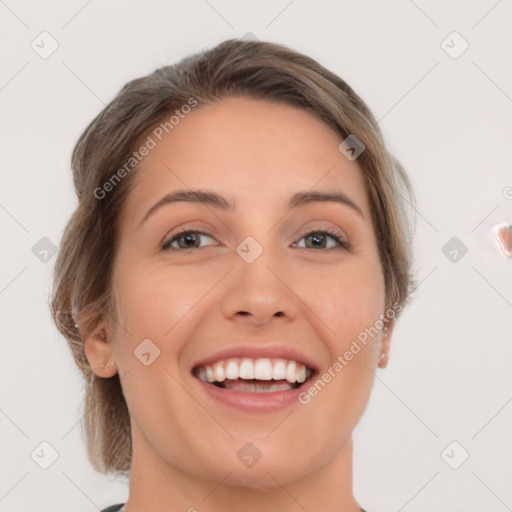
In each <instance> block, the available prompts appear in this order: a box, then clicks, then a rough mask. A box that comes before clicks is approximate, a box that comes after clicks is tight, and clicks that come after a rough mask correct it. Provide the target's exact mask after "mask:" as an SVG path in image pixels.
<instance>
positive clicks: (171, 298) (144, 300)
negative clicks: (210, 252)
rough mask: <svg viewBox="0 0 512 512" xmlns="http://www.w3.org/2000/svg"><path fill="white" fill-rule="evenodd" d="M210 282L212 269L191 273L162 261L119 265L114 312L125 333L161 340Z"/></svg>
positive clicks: (185, 313)
mask: <svg viewBox="0 0 512 512" xmlns="http://www.w3.org/2000/svg"><path fill="white" fill-rule="evenodd" d="M202 274H204V276H202ZM210 282H211V272H210V273H208V272H207V271H206V270H203V271H201V270H197V269H196V270H195V271H194V272H193V273H190V272H186V271H184V270H183V269H180V268H179V267H177V268H169V266H168V265H165V264H164V263H162V262H157V263H149V262H148V263H146V264H144V265H140V264H139V265H137V264H129V263H128V262H127V263H122V264H119V265H118V269H117V272H116V274H115V283H116V295H117V312H118V316H119V318H118V320H119V323H120V324H122V326H123V327H124V328H125V329H124V334H126V332H128V333H130V336H131V337H133V338H140V337H141V336H142V337H143V338H151V337H152V336H153V337H155V339H164V338H165V337H166V336H167V335H168V334H169V332H170V331H172V329H173V328H174V326H175V325H176V324H178V323H179V322H180V321H181V320H182V319H183V318H185V317H186V315H187V313H188V312H189V311H190V310H191V309H192V308H193V307H194V305H195V304H196V303H197V301H198V300H199V298H200V297H201V296H202V295H203V294H204V293H205V291H206V290H207V288H208V286H209V285H210V286H211V283H210Z"/></svg>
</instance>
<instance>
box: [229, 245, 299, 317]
mask: <svg viewBox="0 0 512 512" xmlns="http://www.w3.org/2000/svg"><path fill="white" fill-rule="evenodd" d="M261 239H262V237H260V240H261ZM271 239H272V237H271V236H266V237H265V239H264V240H262V242H263V243H260V242H258V241H257V240H256V238H254V237H252V236H248V237H246V238H245V239H244V240H242V242H241V243H240V244H238V246H237V247H236V249H235V251H236V255H235V268H234V269H233V271H232V272H231V273H230V274H231V279H230V284H229V286H228V287H227V289H226V290H225V293H224V296H223V297H222V301H221V307H222V311H223V314H224V315H225V316H226V317H228V318H232V317H235V316H236V315H238V316H243V317H250V318H251V319H252V321H253V322H254V321H256V322H258V323H262V322H265V321H268V320H270V319H271V318H272V317H274V316H276V317H282V316H284V317H287V318H288V319H292V318H294V317H295V316H296V314H297V310H298V304H297V302H298V298H297V297H296V296H295V295H294V293H293V292H292V291H291V290H290V289H289V288H288V286H286V284H285V283H286V281H287V278H286V277H287V276H286V275H285V274H289V272H285V271H284V260H283V257H284V255H280V252H279V250H278V249H276V248H273V247H271V245H270V240H271Z"/></svg>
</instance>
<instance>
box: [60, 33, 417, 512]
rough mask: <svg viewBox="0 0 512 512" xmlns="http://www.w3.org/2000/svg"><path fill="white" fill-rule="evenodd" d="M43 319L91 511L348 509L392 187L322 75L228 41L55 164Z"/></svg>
mask: <svg viewBox="0 0 512 512" xmlns="http://www.w3.org/2000/svg"><path fill="white" fill-rule="evenodd" d="M72 160H73V171H74V183H75V188H76V191H77V194H78V198H79V205H78V208H77V210H76V211H75V213H74V214H73V216H72V218H71V219H70V221H69V223H68V226H67V228H66V230H65V233H64V236H63V239H62V242H61V249H60V253H59V256H58V261H57V263H56V267H55V281H54V295H53V300H52V314H53V317H54V320H55V322H56V324H57V326H58V328H59V329H60V331H61V332H62V333H63V334H64V335H65V336H66V338H67V340H68V341H69V345H70V348H71V350H72V352H73V356H74V359H75V361H76V363H77V365H78V367H79V369H80V371H81V372H82V374H83V376H84V379H85V382H86V396H85V404H84V406H85V410H84V414H85V418H84V424H85V434H86V439H87V449H88V455H89V458H90V460H91V463H92V464H93V466H94V467H95V469H96V470H98V471H100V472H103V473H105V474H107V473H114V474H119V475H129V477H130V486H129V487H130V488H129V490H130V492H129V497H128V500H127V502H126V504H118V505H114V506H112V507H110V508H108V509H105V510H107V511H109V512H111V511H112V512H113V511H116V510H122V511H126V512H149V511H154V510H188V511H194V510H198V511H201V512H209V511H219V510H222V511H223V512H229V511H232V510H244V511H247V512H252V511H258V512H266V511H276V510H279V511H292V510H293V511H295V510H308V511H310V512H313V511H315V510H328V511H332V512H335V511H342V510H343V511H345V512H356V511H358V512H359V511H361V510H363V509H362V508H361V507H360V506H359V504H358V503H357V502H356V500H355V498H354V496H353V492H352V448H353V447H352V438H351V434H352V431H353V429H354V428H355V426H356V425H357V423H358V421H359V419H360V418H361V416H362V414H363V412H364V410H365V408H366V405H367V402H368V399H369V396H370V392H371V388H372V385H373V379H374V371H375V369H376V367H377V366H378V367H380V368H385V367H386V365H387V362H388V357H389V349H390V340H391V334H392V331H393V326H394V323H395V321H396V318H397V317H398V316H399V313H400V311H401V310H402V308H403V306H404V305H405V304H406V302H407V299H408V297H409V292H410V289H411V282H412V279H411V275H410V274H411V273H410V268H411V257H410V252H409V251H410V241H411V238H410V237H411V233H410V227H409V223H408V219H407V214H406V211H405V204H406V203H407V202H408V201H411V200H412V199H411V197H410V194H411V191H410V185H409V181H408V179H407V177H406V175H405V173H404V171H403V169H402V167H401V166H400V164H399V163H398V162H397V160H396V159H395V158H394V157H393V156H392V155H391V154H390V153H389V152H388V151H387V150H386V147H385V144H384V141H383V139H382V135H381V133H380V130H379V128H378V126H377V123H376V121H375V118H374V117H373V115H372V114H371V112H370V111H369V109H368V108H367V106H366V105H365V104H364V102H363V101H362V100H361V99H360V98H359V97H358V96H357V95H356V94H355V93H354V91H352V89H351V88H350V87H349V86H348V85H347V84H346V83H345V82H344V81H343V80H341V79H340V78H339V77H337V76H336V75H334V74H333V73H331V72H329V71H328V70H326V69H325V68H323V67H322V66H321V65H319V64H318V63H317V62H316V61H314V60H312V59H310V58H308V57H306V56H304V55H301V54H299V53H297V52H294V51H292V50H290V49H288V48H286V47H284V46H280V45H277V44H272V43H268V42H259V41H240V40H230V41H225V42H223V43H221V44H219V45H218V46H216V47H215V48H213V49H211V50H209V51H206V52H202V53H200V54H197V55H193V56H191V57H188V58H186V59H183V60H182V61H181V62H179V63H178V64H177V65H175V66H169V67H165V68H162V69H159V70H157V71H155V72H154V73H153V74H151V75H149V76H146V77H143V78H139V79H137V80H134V81H132V82H130V83H128V84H127V85H126V86H125V87H124V88H123V89H122V90H121V92H120V93H119V94H118V96H117V97H116V98H115V99H114V100H113V101H112V102H111V103H110V105H108V106H107V107H106V108H105V109H104V110H103V111H102V112H101V113H100V114H99V115H98V117H97V118H96V119H95V120H94V121H93V122H92V123H91V124H90V126H89V127H88V128H87V129H86V130H85V132H84V133H83V134H82V136H81V137H80V140H79V141H78V143H77V145H76V147H75V150H74V153H73V159H72Z"/></svg>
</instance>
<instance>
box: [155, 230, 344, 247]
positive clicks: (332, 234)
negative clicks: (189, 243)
mask: <svg viewBox="0 0 512 512" xmlns="http://www.w3.org/2000/svg"><path fill="white" fill-rule="evenodd" d="M191 233H192V234H197V235H206V236H208V237H210V238H215V237H214V236H213V235H212V234H211V233H209V232H208V231H200V230H193V229H183V230H182V231H179V232H178V233H175V234H174V235H173V236H172V238H170V239H168V240H163V241H162V242H161V243H160V247H161V249H162V251H169V250H174V251H180V250H181V251H188V250H190V249H194V247H189V248H188V249H182V248H178V249H175V248H172V249H171V248H170V245H171V244H172V243H173V242H175V241H176V240H177V239H179V238H180V237H182V236H183V235H186V234H191ZM313 234H316V235H318V234H320V235H329V236H330V237H331V238H332V239H334V240H335V241H336V243H337V244H338V247H330V248H328V249H320V250H324V251H326V250H327V251H329V250H333V249H345V250H350V249H351V248H352V246H351V244H350V242H348V241H347V240H345V238H343V237H341V236H340V235H338V234H337V233H336V232H335V231H334V230H332V231H331V230H329V229H315V230H312V231H308V232H307V233H305V234H304V235H302V237H301V238H300V239H301V240H302V238H305V237H308V236H309V235H313ZM302 248H303V249H307V247H302ZM312 250H315V249H312Z"/></svg>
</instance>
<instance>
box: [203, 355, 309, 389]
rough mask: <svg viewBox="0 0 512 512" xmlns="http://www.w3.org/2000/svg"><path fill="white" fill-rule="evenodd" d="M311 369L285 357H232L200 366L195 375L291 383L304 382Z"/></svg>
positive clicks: (205, 378) (213, 379)
mask: <svg viewBox="0 0 512 512" xmlns="http://www.w3.org/2000/svg"><path fill="white" fill-rule="evenodd" d="M310 374H311V371H310V370H309V369H308V368H307V367H306V366H305V365H303V364H302V363H298V362H297V361H287V360H286V359H267V358H260V359H249V358H243V359H240V358H232V359H226V360H223V361H218V362H216V363H213V364H210V365H203V366H200V367H199V369H198V371H197V375H198V377H199V378H200V379H201V380H203V381H205V382H223V381H224V380H226V379H228V380H235V379H249V380H252V379H257V380H287V381H288V382H290V383H291V384H293V383H295V382H299V383H302V382H304V381H305V380H306V379H307V378H308V377H309V376H310Z"/></svg>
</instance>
